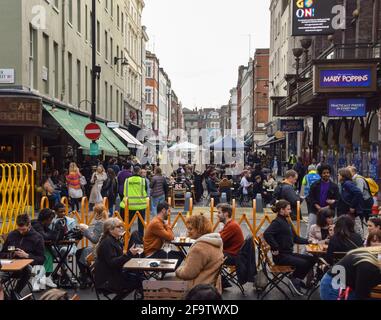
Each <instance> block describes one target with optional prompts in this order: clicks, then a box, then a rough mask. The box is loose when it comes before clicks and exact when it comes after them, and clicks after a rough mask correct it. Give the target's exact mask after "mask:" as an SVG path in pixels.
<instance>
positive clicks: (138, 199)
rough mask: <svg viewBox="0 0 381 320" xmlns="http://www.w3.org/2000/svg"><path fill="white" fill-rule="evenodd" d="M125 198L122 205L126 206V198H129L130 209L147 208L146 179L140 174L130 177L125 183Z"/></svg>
mask: <svg viewBox="0 0 381 320" xmlns="http://www.w3.org/2000/svg"><path fill="white" fill-rule="evenodd" d="M123 195H124V198H123V201H122V202H121V203H120V207H121V208H122V209H124V208H125V207H126V198H128V210H145V209H147V191H146V179H144V178H142V177H139V176H132V177H129V178H128V179H127V180H126V181H125V183H124V192H123Z"/></svg>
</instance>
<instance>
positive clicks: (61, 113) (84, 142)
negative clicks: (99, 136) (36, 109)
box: [44, 104, 90, 149]
mask: <svg viewBox="0 0 381 320" xmlns="http://www.w3.org/2000/svg"><path fill="white" fill-rule="evenodd" d="M44 108H45V110H46V111H47V112H49V114H50V115H51V116H52V117H53V118H54V119H55V120H56V121H57V122H58V123H59V124H60V126H61V127H62V128H64V129H65V131H66V132H67V133H68V134H70V135H71V137H72V138H73V139H74V140H75V141H77V143H78V144H79V145H80V146H81V147H82V148H83V149H90V142H89V140H88V139H87V138H86V137H85V135H84V134H83V130H82V131H81V129H80V128H79V127H78V125H77V123H76V122H75V121H73V118H72V117H71V115H70V113H69V112H68V111H67V110H63V109H59V108H53V107H52V106H49V105H45V104H44Z"/></svg>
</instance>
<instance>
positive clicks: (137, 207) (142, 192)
mask: <svg viewBox="0 0 381 320" xmlns="http://www.w3.org/2000/svg"><path fill="white" fill-rule="evenodd" d="M140 171H141V168H140V167H139V166H135V167H134V174H133V175H132V176H131V177H129V178H128V179H127V180H126V181H125V183H124V192H123V195H124V198H123V201H122V202H121V203H120V208H121V209H123V210H125V207H126V199H127V198H128V210H129V212H128V215H129V221H131V219H132V218H133V217H134V215H135V214H136V212H140V214H141V216H142V217H143V219H145V214H146V209H147V183H146V180H145V179H144V178H142V177H141V175H140ZM138 230H139V236H140V237H141V238H142V239H143V236H144V226H143V224H142V222H141V221H140V219H139V221H138Z"/></svg>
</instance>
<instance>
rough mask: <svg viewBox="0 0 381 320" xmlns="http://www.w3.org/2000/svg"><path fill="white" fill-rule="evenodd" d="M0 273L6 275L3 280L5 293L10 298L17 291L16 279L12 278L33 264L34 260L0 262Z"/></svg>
mask: <svg viewBox="0 0 381 320" xmlns="http://www.w3.org/2000/svg"><path fill="white" fill-rule="evenodd" d="M0 263H1V267H0V271H1V272H3V273H5V277H3V279H2V284H3V286H4V293H5V295H6V296H8V297H10V296H11V292H12V291H14V290H15V282H16V281H15V280H17V279H15V278H12V274H13V273H15V272H20V271H22V270H24V269H25V268H26V267H28V266H29V265H31V264H32V263H33V259H12V260H0Z"/></svg>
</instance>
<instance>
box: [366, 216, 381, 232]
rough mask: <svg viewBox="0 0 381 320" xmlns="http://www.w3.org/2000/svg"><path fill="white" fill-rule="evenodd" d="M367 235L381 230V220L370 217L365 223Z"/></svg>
mask: <svg viewBox="0 0 381 320" xmlns="http://www.w3.org/2000/svg"><path fill="white" fill-rule="evenodd" d="M367 225H368V233H371V232H373V231H379V230H381V218H377V217H372V218H370V219H369V220H368V222H367Z"/></svg>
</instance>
